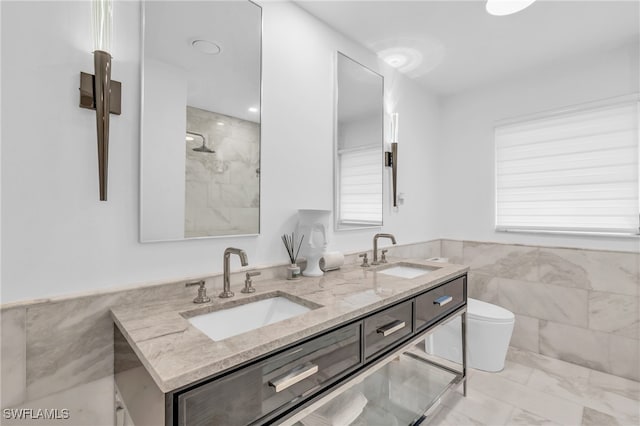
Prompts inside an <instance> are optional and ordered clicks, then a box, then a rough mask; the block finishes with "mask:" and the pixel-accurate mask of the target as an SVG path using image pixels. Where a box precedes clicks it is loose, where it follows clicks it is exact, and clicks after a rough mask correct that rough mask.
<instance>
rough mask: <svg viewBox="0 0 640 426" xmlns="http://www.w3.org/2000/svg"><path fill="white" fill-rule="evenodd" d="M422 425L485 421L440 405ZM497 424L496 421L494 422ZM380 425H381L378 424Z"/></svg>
mask: <svg viewBox="0 0 640 426" xmlns="http://www.w3.org/2000/svg"><path fill="white" fill-rule="evenodd" d="M422 424H423V425H425V426H426V425H429V426H461V425H465V426H485V425H487V423H483V422H481V421H479V420H474V419H472V418H470V417H468V416H465V415H464V414H463V413H461V412H459V411H457V410H451V409H448V408H447V407H442V408H440V409H439V410H438V411H436V412H435V413H434V416H433V417H432V418H430V419H427V420H426V422H423V423H422ZM494 424H497V423H494ZM380 426H382V425H380Z"/></svg>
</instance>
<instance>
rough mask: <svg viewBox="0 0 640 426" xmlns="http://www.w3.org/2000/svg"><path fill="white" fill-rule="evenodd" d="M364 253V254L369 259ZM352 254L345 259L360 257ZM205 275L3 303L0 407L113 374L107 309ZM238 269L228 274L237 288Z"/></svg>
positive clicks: (403, 249)
mask: <svg viewBox="0 0 640 426" xmlns="http://www.w3.org/2000/svg"><path fill="white" fill-rule="evenodd" d="M439 253H440V241H439V240H437V241H430V242H426V243H419V244H409V245H399V246H395V247H393V248H391V247H390V248H389V255H390V256H399V257H416V258H429V257H433V256H438V255H439ZM371 255H372V253H371V251H369V258H370V259H371V258H372V256H371ZM359 260H360V259H358V257H357V254H355V253H354V254H350V255H348V256H345V262H347V263H353V262H356V261H359ZM261 271H262V274H261V275H260V276H258V277H254V285H256V286H259V285H260V281H263V280H269V279H273V278H276V277H277V278H285V276H286V269H285V267H284V266H282V265H279V266H273V267H268V268H262V269H261ZM200 279H206V282H207V291H208V293H209V294H210V295H217V294H218V293H220V292H221V291H222V276H221V275H216V276H213V277H190V278H189V279H185V280H182V281H179V282H175V281H174V282H171V283H156V284H145V285H143V286H139V287H137V288H129V289H126V290H124V289H121V290H114V291H109V292H99V293H92V294H86V295H81V296H76V297H64V298H60V299H53V300H49V299H44V300H36V301H29V302H24V303H16V304H7V305H4V306H2V309H1V311H0V314H1V318H0V323H1V333H2V334H1V337H2V340H1V347H0V361H1V362H0V377H1V379H2V380H1V381H2V388H1V393H0V396H1V405H2V408H6V407H14V406H18V405H24V403H25V402H31V401H38V400H41V399H42V398H44V397H47V396H49V395H52V394H54V393H56V392H60V391H63V390H67V389H71V388H76V387H78V386H82V385H85V384H88V383H94V382H96V381H98V380H100V379H102V378H104V377H108V376H112V375H113V321H112V319H111V316H110V311H109V310H110V308H111V307H112V306H116V305H123V304H129V303H149V302H153V301H161V300H164V299H168V298H172V297H184V298H191V299H192V298H193V297H195V294H196V293H195V289H194V288H193V287H192V288H185V286H184V283H185V282H188V281H195V280H200ZM243 280H244V274H243V273H235V274H232V277H231V281H232V283H233V287H238V291H239V289H240V287H241V286H242V283H243Z"/></svg>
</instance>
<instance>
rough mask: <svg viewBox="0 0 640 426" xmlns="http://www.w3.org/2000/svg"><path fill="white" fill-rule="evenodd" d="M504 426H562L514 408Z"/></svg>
mask: <svg viewBox="0 0 640 426" xmlns="http://www.w3.org/2000/svg"><path fill="white" fill-rule="evenodd" d="M505 424H506V425H513V426H534V425H535V426H563V425H560V424H558V423H556V422H552V421H551V420H549V419H545V418H544V417H542V416H538V415H536V414H533V413H530V412H528V411H526V410H522V409H520V408H514V410H513V413H512V414H511V418H509V420H508V421H507V422H506V423H505Z"/></svg>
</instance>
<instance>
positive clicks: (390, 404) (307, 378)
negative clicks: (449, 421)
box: [115, 275, 467, 426]
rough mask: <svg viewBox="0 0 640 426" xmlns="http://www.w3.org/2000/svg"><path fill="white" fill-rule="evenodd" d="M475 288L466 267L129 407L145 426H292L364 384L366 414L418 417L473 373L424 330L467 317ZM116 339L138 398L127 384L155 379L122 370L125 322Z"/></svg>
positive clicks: (408, 420)
mask: <svg viewBox="0 0 640 426" xmlns="http://www.w3.org/2000/svg"><path fill="white" fill-rule="evenodd" d="M466 288H467V278H466V275H462V276H459V277H457V278H455V279H452V280H450V281H448V282H445V283H443V284H440V285H437V286H435V287H433V288H430V289H429V290H426V291H423V292H418V293H416V294H415V295H412V296H410V297H407V298H405V299H402V300H399V301H395V302H393V303H391V304H389V305H386V306H383V307H381V308H378V309H376V310H374V311H372V312H369V313H367V314H365V315H362V316H360V317H357V318H354V319H352V320H350V321H347V322H346V323H343V324H340V325H338V326H336V327H333V328H330V329H327V330H325V331H323V332H322V333H319V334H317V335H314V336H311V337H308V338H306V339H303V340H301V341H299V342H296V343H294V344H291V345H288V346H286V347H283V348H280V349H278V350H276V351H273V352H271V353H269V354H266V355H264V356H261V357H258V358H256V359H254V360H251V361H249V362H247V363H245V364H243V365H239V366H236V367H233V368H232V369H229V370H227V371H226V372H223V373H221V374H217V375H215V376H213V377H211V378H207V379H204V380H201V381H198V382H196V383H194V384H192V385H190V386H187V387H184V388H181V389H177V390H175V391H172V392H170V393H167V394H162V393H161V392H160V393H159V394H160V395H162V397H161V398H160V397H158V398H156V399H158V400H161V402H159V403H157V404H156V407H155V408H153V407H152V406H151V405H150V404H149V402H148V400H147V401H146V402H144V403H138V405H139V406H140V407H139V408H137V407H135V406H134V407H133V409H132V407H131V406H130V402H127V404H126V405H127V409H128V410H129V412H130V414H132V418H133V417H134V416H133V414H135V415H136V416H137V417H138V419H139V420H137V419H136V418H133V422H134V423H135V424H136V426H144V425H146V424H150V425H151V424H155V425H157V424H164V425H165V426H169V425H173V426H205V425H207V426H211V425H221V426H229V425H262V424H281V423H285V424H288V425H290V424H295V422H296V421H297V420H300V419H301V418H302V417H301V416H303V415H307V414H308V413H309V412H313V410H315V409H316V408H317V407H320V409H322V404H323V403H324V402H325V401H326V400H330V399H331V398H333V397H334V395H335V396H336V397H340V395H341V392H342V390H345V389H346V388H350V387H351V383H355V385H354V388H353V389H354V390H353V392H356V391H358V389H360V391H358V392H361V393H362V395H366V398H365V399H366V400H367V401H369V402H368V403H367V407H366V409H364V410H363V414H362V416H373V417H371V419H378V420H380V419H383V418H384V416H390V415H391V414H392V413H395V414H394V415H395V416H396V419H397V420H396V421H399V424H415V423H416V422H419V421H421V420H420V419H423V418H424V412H425V411H426V410H427V409H428V408H429V407H430V406H431V405H432V404H433V401H437V400H438V399H439V398H440V396H441V395H442V393H443V392H444V390H445V389H448V388H449V387H451V386H453V385H455V384H457V383H459V382H460V381H464V379H465V377H466V369H465V366H464V363H463V365H462V368H461V369H460V371H457V370H452V369H451V368H450V367H444V366H440V365H438V364H437V363H435V362H433V361H432V360H429V359H427V358H428V357H426V354H425V352H424V350H423V348H424V346H423V342H424V336H425V335H426V334H428V333H429V332H430V331H431V330H433V329H434V328H435V327H437V326H438V325H439V324H440V323H442V322H444V321H447V320H448V319H450V318H452V317H454V316H457V315H463V323H464V322H465V321H464V318H465V317H464V315H465V312H466V297H467V296H466V293H467V292H466ZM115 337H116V375H115V376H116V384H117V386H118V387H119V388H120V389H119V391H120V393H121V394H122V395H123V397H125V398H129V399H130V400H131V399H135V397H134V396H132V395H134V394H135V392H134V391H132V390H130V389H131V388H132V385H129V384H127V383H135V386H137V387H138V388H141V387H144V388H145V389H151V388H152V387H155V386H154V383H153V381H152V380H151V378H150V376H149V375H148V373H146V370H144V368H142V367H139V368H137V369H130V370H128V371H125V372H124V373H119V371H118V365H119V364H122V362H121V361H122V360H119V357H121V355H122V353H124V352H122V351H119V350H118V348H119V344H120V343H118V342H119V341H123V338H122V335H121V334H120V333H119V330H117V328H116V336H115ZM124 344H125V345H126V342H124ZM463 344H464V335H463ZM129 350H130V348H129ZM119 353H120V355H119ZM127 359H128V358H126V357H125V359H124V360H127ZM131 367H132V365H131V366H130V367H129V368H131ZM441 367H442V368H441ZM136 370H137V373H135V374H137V375H136V376H135V377H134V376H131V378H127V377H126V375H128V374H129V375H130V374H133V373H132V372H134V371H136ZM123 387H125V388H124V389H123ZM155 389H156V390H157V388H155ZM157 392H159V391H157ZM147 394H148V391H147ZM159 410H161V411H162V415H158V413H157V411H159ZM135 411H137V413H134V412H135ZM140 413H142V414H140ZM150 413H154V416H153V418H152V419H151V420H149V418H150V416H149V414H150ZM380 416H382V417H380ZM369 421H373V420H369ZM389 421H391V420H389ZM363 422H364V423H363ZM354 424H367V420H366V418H365V420H362V419H360V420H359V422H356V423H354Z"/></svg>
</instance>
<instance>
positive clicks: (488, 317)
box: [425, 298, 515, 372]
mask: <svg viewBox="0 0 640 426" xmlns="http://www.w3.org/2000/svg"><path fill="white" fill-rule="evenodd" d="M514 323H515V316H514V315H513V313H512V312H511V311H509V310H507V309H504V308H502V307H500V306H496V305H492V304H491V303H487V302H482V301H480V300H476V299H471V298H468V299H467V366H468V367H471V368H476V369H478V370H484V371H490V372H495V371H501V370H502V369H503V368H504V361H505V358H506V356H507V349H508V348H509V341H510V340H511V333H512V332H513V325H514ZM460 325H461V319H460V317H457V318H455V319H454V320H452V321H449V322H448V323H447V324H444V325H443V326H441V327H439V328H438V329H437V330H436V331H435V332H434V333H432V334H430V335H429V336H427V338H426V341H425V349H426V351H427V352H428V353H430V354H432V355H436V356H439V357H441V358H445V359H448V360H450V361H454V362H457V363H461V362H462V344H461V339H460V333H461V327H460Z"/></svg>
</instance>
